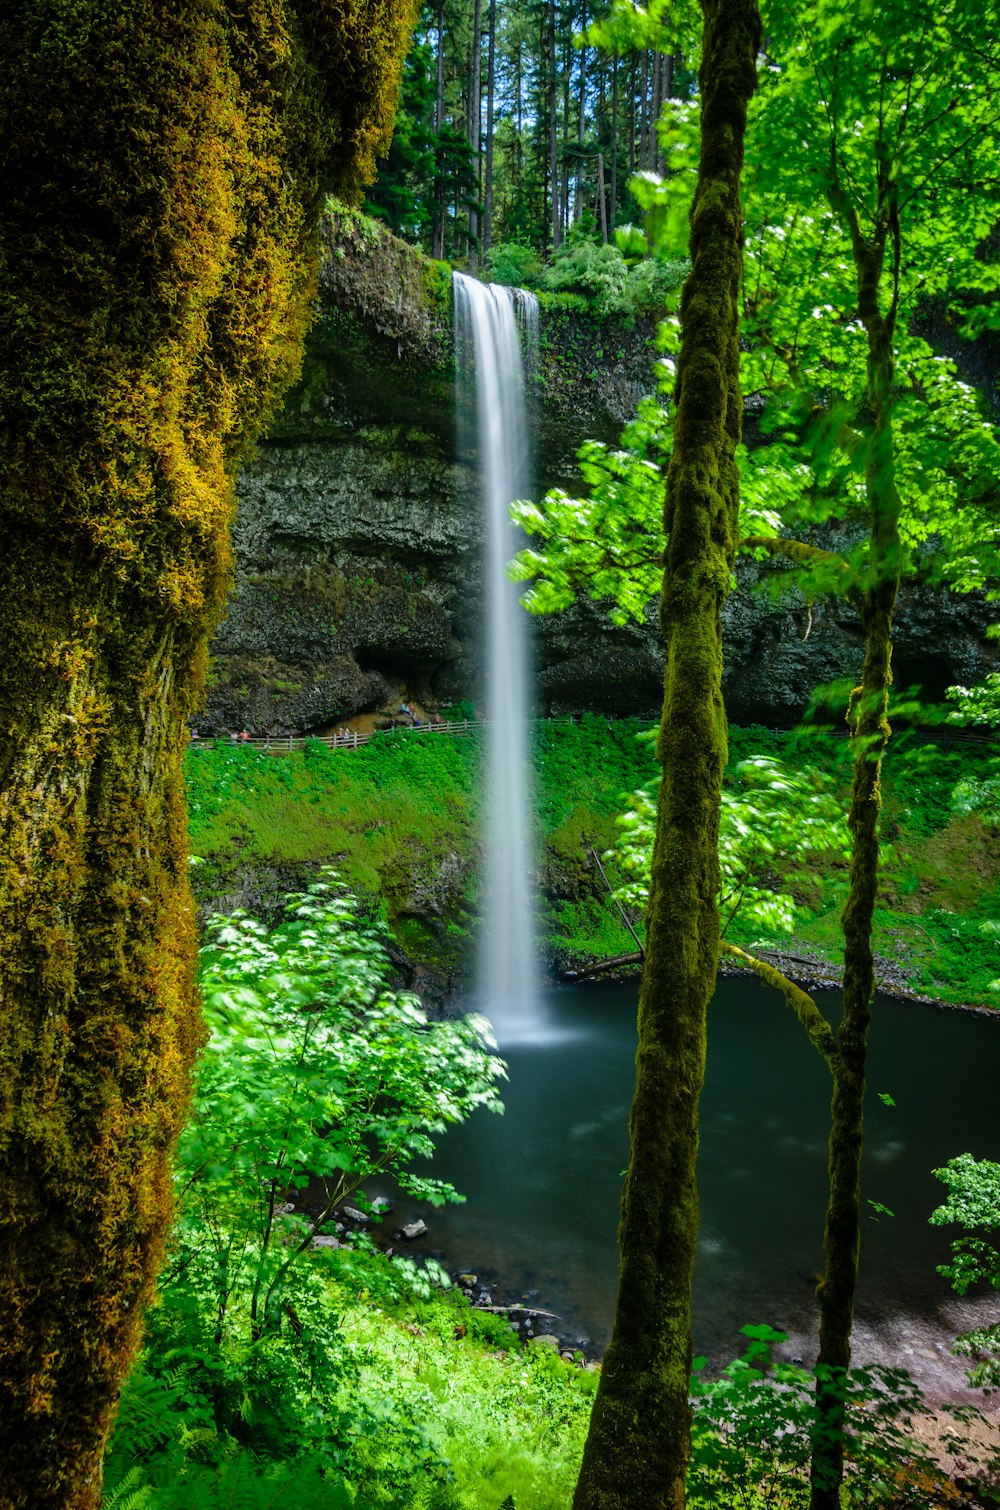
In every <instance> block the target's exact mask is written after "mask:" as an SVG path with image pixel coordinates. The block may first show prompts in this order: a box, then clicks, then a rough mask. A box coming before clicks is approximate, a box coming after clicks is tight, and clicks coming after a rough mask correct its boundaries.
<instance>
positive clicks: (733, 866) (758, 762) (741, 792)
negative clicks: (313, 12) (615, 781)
mask: <svg viewBox="0 0 1000 1510" xmlns="http://www.w3.org/2000/svg"><path fill="white" fill-rule="evenodd" d="M655 819H656V788H655V787H645V788H643V789H642V790H641V791H638V792H634V793H633V794H632V805H631V807H630V808H629V810H628V811H627V812H625V813H624V814H623V815H622V816H621V818H619V820H618V824H619V828H620V830H621V836H620V838H619V839H618V842H617V845H616V847H615V851H614V853H615V858H616V860H617V862H618V867H619V870H620V871H621V874H622V875H623V877H624V878H625V879H624V882H623V884H622V885H621V886H620V887H619V888H618V889H617V890H616V893H615V895H616V896H617V898H618V900H619V901H620V902H622V903H623V904H626V905H628V904H631V905H632V906H637V907H640V908H643V909H644V908H645V905H646V901H647V898H648V895H649V876H650V863H651V857H652V846H653V835H654V831H655ZM847 853H848V838H847V828H846V824H845V822H844V818H843V812H842V808H841V804H840V801H839V799H838V798H837V796H836V794H835V791H834V787H833V782H832V779H831V778H830V777H829V776H828V775H827V774H826V773H824V772H823V771H821V770H819V769H817V768H816V767H808V766H807V767H804V768H803V769H793V768H792V767H791V766H788V765H786V764H784V763H783V762H782V761H779V760H775V759H773V758H771V757H769V756H764V755H758V756H752V757H751V758H749V759H747V760H743V761H740V762H739V763H738V764H737V765H736V766H734V767H733V768H732V770H731V771H730V772H728V773H727V782H726V785H725V786H724V788H723V792H722V813H721V821H720V828H719V866H720V871H721V877H722V885H721V890H720V895H719V906H720V909H721V913H722V925H723V933H725V931H726V929H727V928H728V926H729V924H730V923H731V922H732V921H733V920H734V919H735V918H736V917H739V918H740V919H741V920H742V921H743V922H744V923H745V924H748V925H750V926H755V927H758V928H761V929H762V930H764V931H765V932H767V933H791V932H792V931H793V929H794V927H795V917H796V903H795V895H796V893H801V892H802V891H808V890H809V889H810V888H811V887H812V885H813V884H814V878H815V876H816V874H817V872H819V871H826V870H827V869H828V868H829V866H830V864H831V862H833V863H834V864H836V863H837V862H838V861H843V860H846V857H847ZM779 876H780V878H781V879H780V882H779V881H778V880H777V877H779Z"/></svg>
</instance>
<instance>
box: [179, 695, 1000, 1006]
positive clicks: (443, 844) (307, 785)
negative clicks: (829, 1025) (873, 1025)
mask: <svg viewBox="0 0 1000 1510" xmlns="http://www.w3.org/2000/svg"><path fill="white" fill-rule="evenodd" d="M647 727H648V726H647V725H644V724H642V723H641V722H640V721H638V720H634V719H621V720H615V721H609V720H608V719H605V718H600V717H596V716H588V717H584V718H582V719H581V720H580V721H579V722H578V723H576V724H573V725H568V724H559V723H539V724H538V725H536V728H535V736H534V751H535V805H536V811H537V820H538V830H539V837H540V845H539V877H540V881H541V887H542V892H543V926H544V931H545V938H544V943H545V947H546V948H547V950H548V953H549V955H550V957H551V958H553V959H554V960H558V961H560V962H562V963H569V964H572V963H574V962H575V963H577V964H579V963H582V962H584V961H587V960H593V959H595V958H605V957H610V956H613V955H617V954H627V953H629V952H631V951H634V950H635V947H636V946H635V940H634V939H633V937H632V936H631V934H630V933H629V931H628V930H627V929H626V927H625V926H624V924H623V923H622V920H621V918H620V917H619V915H618V913H617V911H616V909H615V908H614V906H613V905H612V903H611V901H610V899H609V897H608V893H607V887H606V885H605V883H604V881H603V880H602V878H601V875H600V873H599V871H598V868H597V865H596V863H595V859H594V856H595V854H596V856H598V857H604V856H606V855H608V853H609V852H610V851H613V849H614V846H615V842H616V839H617V837H618V835H619V826H618V824H617V819H618V817H619V815H620V814H622V813H623V812H625V811H627V810H629V808H630V806H631V805H632V794H634V793H635V792H636V791H637V790H639V789H641V788H643V787H649V786H650V784H651V783H652V782H653V781H655V777H656V774H657V767H656V763H655V758H654V755H653V751H652V749H651V748H650V746H649V744H648V742H643V741H642V740H639V739H637V735H640V734H641V733H642V732H643V731H644V730H645V729H646V728H647ZM761 757H764V758H767V759H772V760H780V761H784V762H785V763H786V764H787V765H789V766H792V767H795V768H797V769H800V770H803V771H805V770H807V769H811V770H815V771H816V772H817V773H818V774H819V775H820V776H822V777H823V778H824V780H825V781H826V783H827V784H828V785H829V786H830V787H831V789H832V790H833V792H834V793H835V794H836V795H837V796H838V797H839V798H842V799H843V800H844V801H845V802H846V797H847V792H848V789H849V779H850V777H849V769H848V759H849V757H848V747H847V741H846V740H845V739H843V738H839V737H836V736H835V735H832V734H829V733H818V732H815V731H806V732H804V733H792V732H784V731H773V730H768V729H762V728H757V727H751V728H747V729H740V728H733V729H732V730H731V733H730V765H731V768H735V767H737V766H738V765H740V764H741V763H744V762H747V761H750V760H757V759H759V758H761ZM481 764H482V748H481V742H480V739H479V736H478V735H475V734H470V735H468V736H466V737H464V738H458V739H451V738H444V737H440V736H437V735H431V734H425V735H421V734H403V733H400V734H395V735H393V734H386V735H380V736H379V737H378V738H377V739H375V740H373V741H372V742H371V743H370V744H368V745H366V746H363V747H362V748H361V749H359V750H356V751H346V750H329V749H327V748H326V747H325V746H324V745H322V744H321V743H319V742H318V741H317V742H315V743H314V744H310V745H309V746H308V748H307V749H306V751H305V753H304V754H298V755H294V756H277V755H265V754H262V753H259V752H256V751H254V750H251V749H244V748H240V747H239V746H235V747H232V746H228V745H223V746H220V747H218V748H215V749H211V748H204V749H194V750H192V752H191V754H190V755H189V757H188V764H187V771H188V792H189V799H190V805H191V836H192V847H193V849H194V851H195V853H196V854H197V855H199V856H200V857H201V858H202V859H203V861H204V864H203V865H202V866H201V867H200V868H199V870H198V872H197V874H196V878H195V884H196V889H197V890H198V892H199V895H200V897H201V899H202V900H203V901H204V902H206V903H210V902H213V901H214V900H215V899H218V898H225V897H226V896H227V894H232V892H233V891H234V889H236V882H237V878H239V877H243V878H244V881H245V878H246V877H247V876H250V877H251V878H252V877H253V876H255V875H256V876H258V877H262V878H263V879H261V880H260V882H259V886H260V887H261V888H262V889H263V891H264V892H266V891H267V887H268V884H271V885H272V886H274V885H275V884H277V885H278V889H290V888H291V886H293V885H295V884H301V883H302V877H303V875H304V874H306V873H308V872H309V871H310V870H313V869H315V868H316V867H317V866H318V865H319V864H321V863H329V862H334V863H336V864H337V865H338V866H339V868H340V870H341V872H342V873H343V875H344V877H345V879H346V880H347V881H349V883H350V884H351V885H352V886H353V887H354V888H355V890H356V891H358V892H359V893H360V894H361V895H362V897H363V898H365V899H366V902H367V904H368V905H369V907H370V909H372V910H374V911H381V913H382V915H383V917H384V918H385V920H386V921H387V922H388V924H389V926H390V930H391V931H392V933H393V934H394V935H395V937H396V938H397V940H398V941H399V942H400V943H401V944H402V945H403V947H404V948H405V949H406V950H407V952H408V953H409V954H410V955H411V957H413V958H414V959H415V960H417V961H418V962H420V963H424V964H429V965H431V966H433V967H438V968H445V969H459V968H461V966H462V963H463V961H464V959H465V956H466V954H467V951H468V948H469V945H470V942H471V941H472V940H473V938H474V932H475V925H476V917H477V905H478V884H479V882H478V864H477V860H478V839H477V834H478V821H479V797H478V791H479V777H480V772H481ZM997 771H998V761H997V756H996V752H995V749H994V747H993V746H991V745H990V744H988V743H976V742H972V741H969V742H954V743H946V742H939V741H933V740H931V741H926V740H917V739H916V738H915V737H914V736H912V735H911V736H905V735H904V736H901V737H899V738H897V739H896V740H895V741H894V744H893V748H892V749H891V750H890V753H889V757H888V759H887V761H886V767H885V781H884V812H883V839H884V860H885V866H884V871H883V881H882V890H881V893H880V896H879V906H878V909H877V911H876V915H875V927H876V936H875V945H876V950H877V952H878V953H879V955H880V957H881V958H882V959H883V960H884V961H885V963H886V966H887V967H891V969H892V971H893V972H894V976H895V979H896V982H897V984H902V983H904V982H905V983H906V984H907V985H908V987H909V988H910V989H913V990H916V991H919V992H923V993H925V994H927V995H930V996H934V997H936V998H939V999H941V1000H944V1001H952V1002H958V1003H973V1004H983V1005H995V1004H996V1003H997V1001H998V995H997V991H996V990H995V989H993V983H994V982H996V981H997V980H998V978H1000V925H998V924H997V922H996V919H997V916H998V914H1000V821H998V805H997V801H996V790H997V783H998V777H997ZM604 864H605V870H606V872H607V875H608V879H609V881H610V883H611V884H612V885H617V884H619V883H620V882H621V881H622V879H623V877H622V875H621V873H620V871H619V870H618V869H616V864H615V860H614V858H613V856H612V857H611V858H610V859H608V860H606V861H605V862H604ZM275 874H276V875H277V876H278V882H277V883H275V882H274V881H273V880H272V881H271V882H270V883H269V882H268V880H267V877H268V876H269V875H270V876H272V877H273V876H274V875H275ZM845 877H846V869H845V865H844V862H843V861H842V860H838V859H835V858H834V859H828V860H826V861H824V862H823V864H822V865H821V866H819V867H818V868H817V870H816V873H815V874H813V875H810V874H808V873H807V868H804V867H802V866H801V865H799V866H798V867H797V874H796V876H795V884H794V886H793V887H792V891H793V892H794V895H795V902H796V908H795V922H794V930H795V931H794V935H792V936H790V935H789V934H788V933H787V932H783V931H782V930H781V929H780V928H775V929H774V930H772V931H771V932H768V931H767V929H766V928H762V927H761V926H760V924H759V922H757V921H754V922H752V923H750V922H744V921H741V920H740V918H739V917H737V918H735V919H734V922H733V924H732V925H731V928H730V933H729V935H728V936H729V937H730V938H731V940H732V941H733V942H734V943H738V944H741V945H747V944H750V943H753V944H755V945H757V946H759V947H764V948H767V947H771V948H778V949H781V948H784V949H786V950H787V949H791V950H792V952H802V951H804V952H806V953H807V954H808V955H810V956H813V955H814V956H815V957H816V958H817V959H819V960H821V961H825V962H828V963H829V964H830V965H832V966H833V967H835V968H836V967H837V966H838V965H839V961H840V948H841V941H840V922H839V916H840V909H841V906H842V904H843V883H844V880H845ZM779 879H780V878H779V876H778V875H777V874H774V875H773V876H767V874H766V873H765V880H766V881H768V882H773V883H774V885H775V888H776V889H777V890H783V889H784V888H783V887H782V886H780V885H779V884H778V883H779ZM255 900H256V901H260V902H262V905H264V907H265V910H266V904H267V900H268V898H267V896H266V895H265V896H264V897H263V898H255ZM635 920H636V924H637V926H638V924H639V921H640V920H639V916H638V913H637V914H636V919H635ZM640 932H641V929H640Z"/></svg>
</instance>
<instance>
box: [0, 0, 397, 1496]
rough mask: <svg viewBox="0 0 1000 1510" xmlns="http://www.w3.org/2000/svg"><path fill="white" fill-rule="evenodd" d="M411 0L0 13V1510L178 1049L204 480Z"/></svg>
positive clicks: (125, 1207) (352, 176) (341, 174)
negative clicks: (0, 184)
mask: <svg viewBox="0 0 1000 1510" xmlns="http://www.w3.org/2000/svg"><path fill="white" fill-rule="evenodd" d="M414 9H415V6H414V4H412V3H410V0H308V3H307V0H253V3H243V0H19V3H17V4H14V5H11V4H8V5H4V6H2V7H0V55H2V56H3V59H4V68H3V77H2V79H0V140H2V141H3V143H4V149H3V151H4V174H3V177H4V192H3V196H2V205H0V267H2V269H3V274H2V279H0V309H2V314H0V514H2V524H0V536H2V541H3V546H2V550H0V616H2V628H0V638H2V641H3V646H4V654H3V656H2V658H0V1233H2V1236H0V1506H2V1507H3V1510H24V1507H28V1506H31V1507H40V1506H43V1505H44V1506H45V1507H46V1510H61V1507H74V1510H85V1507H86V1510H89V1507H94V1506H96V1505H97V1504H98V1503H99V1500H100V1483H101V1471H100V1465H101V1456H102V1451H103V1448H104V1443H105V1440H106V1436H107V1432H108V1428H109V1423H110V1420H111V1416H112V1413H113V1410H114V1406H115V1402H116V1399H117V1395H118V1390H119V1386H120V1382H121V1379H122V1376H123V1374H124V1372H125V1371H126V1369H127V1368H128V1365H129V1362H130V1360H131V1358H132V1355H133V1352H134V1350H135V1347H136V1344H137V1341H138V1338H139V1334H140V1326H141V1316H142V1308H143V1304H144V1302H145V1301H146V1300H147V1299H148V1298H149V1295H150V1292H151V1289H152V1286H153V1283H154V1276H155V1273H156V1269H157V1265H158V1263H159V1261H160V1258H161V1254H162V1250H163V1244H164V1237H165V1234H166V1230H167V1225H168V1222H169V1219H170V1183H171V1182H170V1155H171V1151H172V1149H173V1146H174V1142H175V1139H176V1136H177V1132H178V1127H179V1124H180V1122H181V1119H182V1117H183V1114H184V1110H185V1105H186V1101H187V1094H188V1070H189V1067H190V1064H191V1061H192V1058H193V1055H194V1053H195V1050H196V1048H197V1046H198V1044H199V1042H200V1039H201V1028H200V1025H199V1015H198V1010H197V1003H196V997H195V992H194V986H193V961H194V932H193V923H192V909H191V898H190V893H189V886H188V879H187V870H188V858H187V841H186V815H185V806H184V798H183V790H182V783H181V757H182V755H183V752H184V748H185V745H186V742H187V733H186V727H185V721H186V719H187V717H188V715H189V714H190V713H191V711H192V710H193V709H194V708H195V707H196V706H197V703H198V699H199V696H200V690H201V686H202V683H203V680H204V675H205V666H206V645H207V641H208V636H209V633H210V631H211V630H212V628H213V626H214V625H215V623H216V621H217V619H218V617H219V613H220V610H221V606H222V602H223V596H224V593H225V588H226V583H227V578H228V572H229V543H228V537H229V524H230V517H231V513H232V505H233V486H232V484H233V476H234V471H235V467H236V464H237V462H238V460H239V458H240V456H241V455H242V454H243V453H244V452H245V450H246V448H247V446H248V444H249V443H251V442H252V441H253V438H254V437H255V436H256V435H257V434H258V433H259V431H260V430H261V428H262V426H263V424H264V423H265V421H266V419H267V417H268V415H269V413H270V412H271V410H272V409H273V407H274V405H275V403H276V401H277V399H278V397H279V396H280V393H281V392H282V390H283V388H284V386H285V385H286V383H287V382H288V381H289V380H290V378H291V377H293V376H294V374H295V369H296V365H297V363H298V360H299V351H300V347H301V342H302V337H303V332H304V329H305V326H306V322H307V315H308V309H309V300H310V290H311V288H312V286H313V281H314V272H315V262H316V246H317V219H318V209H319V203H320V196H321V194H322V193H323V192H324V191H325V190H327V189H331V190H334V191H336V192H338V193H340V194H341V195H344V196H346V197H348V198H352V197H354V196H355V194H356V193H357V191H358V190H359V189H360V186H361V185H362V183H363V182H364V181H365V180H367V179H369V178H370V177H371V176H372V173H373V169H374V154H375V153H376V152H378V151H381V150H383V149H384V148H385V146H386V144H387V136H388V131H389V129H390V123H391V120H392V113H393V109H394V105H395V97H396V90H397V80H398V74H399V69H400V65H401V60H402V55H403V52H404V50H405V47H406V43H407V39H408V33H409V29H410V26H411V24H412V20H413V12H414Z"/></svg>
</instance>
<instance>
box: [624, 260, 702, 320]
mask: <svg viewBox="0 0 1000 1510" xmlns="http://www.w3.org/2000/svg"><path fill="white" fill-rule="evenodd" d="M689 266H690V264H689V263H687V262H668V261H667V260H666V259H665V258H661V257H647V258H645V259H644V261H642V262H637V263H636V264H635V266H634V267H630V268H629V270H628V278H627V279H626V283H625V294H624V299H625V303H626V304H627V305H628V307H629V308H630V309H632V310H633V311H634V312H635V313H636V314H637V315H661V316H662V315H663V314H665V313H666V312H667V311H668V310H672V309H675V308H676V307H677V300H678V298H679V296H680V290H681V287H682V285H683V283H684V279H685V278H686V277H687V275H688V268H689Z"/></svg>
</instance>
